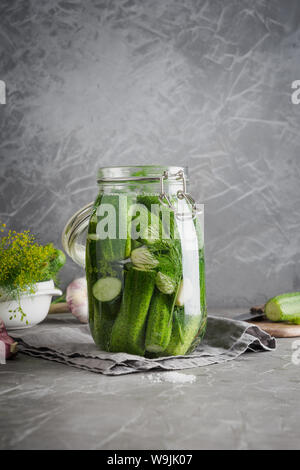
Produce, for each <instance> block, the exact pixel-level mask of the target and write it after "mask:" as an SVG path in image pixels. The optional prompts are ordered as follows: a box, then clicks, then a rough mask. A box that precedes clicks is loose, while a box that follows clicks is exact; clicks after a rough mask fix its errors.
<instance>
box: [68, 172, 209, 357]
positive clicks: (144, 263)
mask: <svg viewBox="0 0 300 470" xmlns="http://www.w3.org/2000/svg"><path fill="white" fill-rule="evenodd" d="M187 181H188V175H187V169H185V168H180V167H164V166H138V167H132V166H126V167H109V168H100V169H99V172H98V184H99V194H98V196H97V198H96V200H95V202H94V203H93V204H89V205H87V206H85V207H84V208H83V209H81V210H80V211H78V212H77V213H76V214H75V215H74V216H73V217H72V218H71V219H70V221H69V222H68V223H67V225H66V227H65V229H64V232H63V237H62V240H63V246H64V248H65V250H66V252H67V253H68V254H69V255H70V256H71V257H72V258H73V260H74V261H76V262H77V263H78V264H81V265H82V266H83V265H85V269H86V277H87V286H88V302H89V325H90V330H91V333H92V336H93V339H94V341H95V343H96V345H97V346H98V347H99V348H100V349H101V350H105V351H112V352H126V353H129V354H134V355H140V356H145V357H149V358H154V357H163V356H177V355H185V354H188V353H191V352H192V351H193V350H194V349H195V347H196V346H197V345H198V344H199V342H200V341H201V338H202V337H203V335H204V332H205V328H206V300H205V261H204V236H203V228H204V227H203V206H196V204H195V203H194V200H193V199H192V198H191V196H190V195H189V194H188V193H187ZM87 229H88V230H87ZM86 232H87V235H86ZM85 238H86V241H85V245H84V239H85Z"/></svg>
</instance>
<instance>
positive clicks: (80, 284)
mask: <svg viewBox="0 0 300 470" xmlns="http://www.w3.org/2000/svg"><path fill="white" fill-rule="evenodd" d="M66 300H67V304H68V307H69V309H70V310H71V312H72V314H73V315H74V317H76V318H77V319H78V320H79V321H80V322H81V323H88V297H87V282H86V278H85V277H80V278H78V279H74V281H72V282H71V284H69V285H68V287H67V291H66Z"/></svg>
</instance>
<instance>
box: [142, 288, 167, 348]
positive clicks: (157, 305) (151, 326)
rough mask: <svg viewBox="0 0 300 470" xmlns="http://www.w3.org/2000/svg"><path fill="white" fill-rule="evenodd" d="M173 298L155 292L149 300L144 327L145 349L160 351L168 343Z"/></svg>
mask: <svg viewBox="0 0 300 470" xmlns="http://www.w3.org/2000/svg"><path fill="white" fill-rule="evenodd" d="M172 304H173V299H172V298H171V297H170V296H168V295H166V294H162V293H156V294H155V295H154V296H153V298H152V301H151V305H150V308H149V313H148V322H147V328H146V341H145V346H146V351H149V352H151V353H160V352H162V351H164V350H165V349H166V347H167V346H168V344H169V341H170V338H171V332H172Z"/></svg>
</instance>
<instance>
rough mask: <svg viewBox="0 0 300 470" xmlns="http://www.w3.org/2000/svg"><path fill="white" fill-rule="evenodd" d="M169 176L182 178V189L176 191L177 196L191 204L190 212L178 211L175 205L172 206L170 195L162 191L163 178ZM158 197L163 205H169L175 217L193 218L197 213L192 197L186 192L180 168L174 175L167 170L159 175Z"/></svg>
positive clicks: (184, 180) (183, 176) (184, 179)
mask: <svg viewBox="0 0 300 470" xmlns="http://www.w3.org/2000/svg"><path fill="white" fill-rule="evenodd" d="M170 176H172V177H176V178H177V179H178V180H182V189H179V190H178V191H177V197H178V199H180V200H182V199H185V200H186V202H187V203H188V204H191V206H192V212H178V211H177V209H176V207H174V205H173V204H172V202H171V200H170V197H169V196H168V194H167V193H166V192H165V191H164V180H166V179H168V178H169V177H170ZM159 199H160V201H161V203H162V204H163V205H164V206H166V207H169V208H170V209H171V210H172V211H173V212H174V214H175V217H177V218H178V219H181V220H185V219H190V218H192V219H194V218H195V217H196V215H197V213H198V211H197V206H196V202H195V200H194V199H193V198H192V196H191V195H190V194H188V193H187V192H186V178H185V174H184V172H183V171H182V170H180V171H178V172H177V173H175V175H169V172H168V171H164V172H163V174H162V176H161V177H160V195H159Z"/></svg>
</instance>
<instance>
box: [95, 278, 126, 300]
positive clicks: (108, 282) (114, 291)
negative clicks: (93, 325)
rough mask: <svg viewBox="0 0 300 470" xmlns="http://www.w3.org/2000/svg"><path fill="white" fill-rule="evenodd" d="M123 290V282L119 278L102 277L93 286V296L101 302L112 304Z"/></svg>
mask: <svg viewBox="0 0 300 470" xmlns="http://www.w3.org/2000/svg"><path fill="white" fill-rule="evenodd" d="M121 290H122V282H121V281H120V279H118V278H117V277H102V278H101V279H98V281H97V282H95V284H94V285H93V288H92V291H93V295H94V297H95V298H96V299H97V300H100V301H101V302H111V301H112V300H114V299H115V298H116V297H118V296H119V295H120V293H121Z"/></svg>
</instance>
